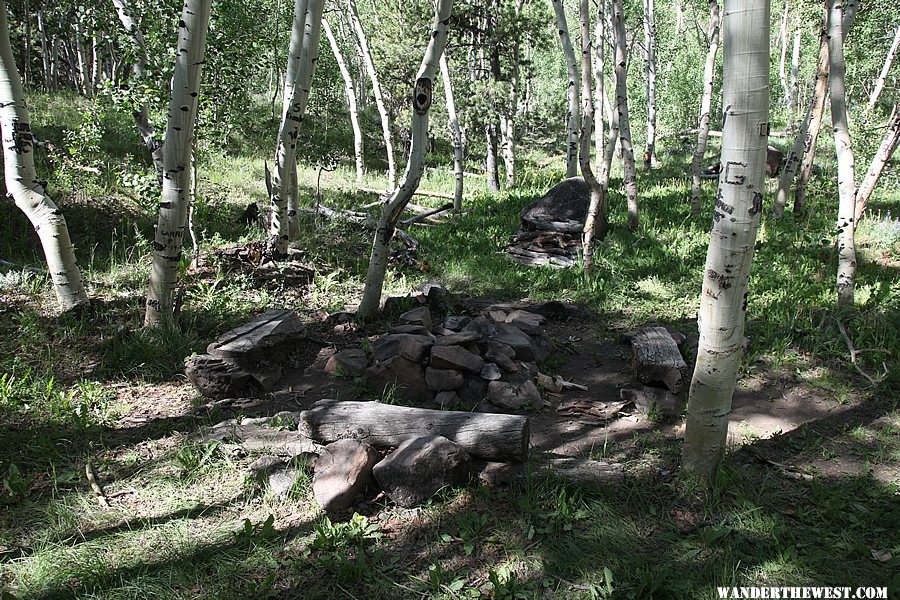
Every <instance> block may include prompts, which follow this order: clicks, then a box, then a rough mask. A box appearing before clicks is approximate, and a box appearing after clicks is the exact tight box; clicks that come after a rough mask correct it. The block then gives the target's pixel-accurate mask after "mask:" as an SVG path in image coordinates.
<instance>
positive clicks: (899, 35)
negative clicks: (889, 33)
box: [866, 26, 900, 111]
mask: <svg viewBox="0 0 900 600" xmlns="http://www.w3.org/2000/svg"><path fill="white" fill-rule="evenodd" d="M898 46H900V26H898V27H897V29H895V30H894V41H893V43H892V44H891V49H890V50H888V54H887V58H885V59H884V66H883V67H881V73H879V75H878V79H876V80H875V88H874V89H873V90H872V94H871V95H870V96H869V104H868V105H867V106H866V111H870V110H872V109H873V108H875V103H876V102H878V97H879V96H880V95H881V90H883V89H884V83H885V81H887V74H888V71H890V70H891V65H892V64H894V55H896V54H897V47H898Z"/></svg>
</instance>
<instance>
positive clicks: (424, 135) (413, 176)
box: [358, 0, 453, 319]
mask: <svg viewBox="0 0 900 600" xmlns="http://www.w3.org/2000/svg"><path fill="white" fill-rule="evenodd" d="M452 5H453V2H452V0H438V3H437V6H436V7H435V19H434V24H433V25H432V33H431V36H430V41H429V43H428V48H427V49H426V50H425V56H424V57H423V58H422V64H421V66H419V71H418V73H417V74H416V81H415V83H414V85H413V96H412V100H413V102H412V108H413V114H412V140H411V144H410V149H409V161H408V162H407V164H406V173H405V174H404V175H403V181H402V182H401V183H400V187H398V188H397V189H395V190H394V192H393V193H392V194H391V197H390V198H389V199H388V200H386V201H385V203H384V207H383V209H382V213H381V218H380V219H379V220H378V225H377V228H376V231H375V240H374V241H373V243H372V253H371V255H370V257H369V269H368V272H367V273H366V285H365V288H364V289H363V295H362V301H361V302H360V305H359V311H358V315H359V317H360V318H363V319H370V318H372V317H373V316H374V315H375V313H377V312H378V308H379V305H380V304H381V290H382V288H383V287H384V276H385V273H386V271H387V259H388V250H389V248H390V243H391V238H392V237H393V235H394V228H395V227H396V225H397V221H399V219H400V215H401V214H402V213H403V209H404V208H405V207H406V205H407V204H409V201H410V199H411V198H412V196H413V193H414V192H415V191H416V188H417V187H418V186H419V180H420V179H421V178H422V172H423V171H424V169H425V146H426V144H427V142H428V111H429V109H430V108H431V99H432V98H431V97H432V90H433V81H434V75H435V73H436V72H437V69H438V62H439V61H440V57H441V54H443V52H444V47H445V46H446V44H447V29H448V27H449V23H450V9H451V7H452Z"/></svg>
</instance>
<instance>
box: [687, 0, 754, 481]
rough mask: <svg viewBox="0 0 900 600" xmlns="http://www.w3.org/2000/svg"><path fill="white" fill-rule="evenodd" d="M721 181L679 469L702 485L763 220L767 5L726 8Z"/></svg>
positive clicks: (731, 379) (750, 1)
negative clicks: (701, 478)
mask: <svg viewBox="0 0 900 600" xmlns="http://www.w3.org/2000/svg"><path fill="white" fill-rule="evenodd" d="M724 13H725V18H724V21H723V29H724V36H723V37H724V41H725V47H724V82H723V90H722V94H723V106H724V107H725V118H724V126H723V131H722V165H723V169H722V174H721V175H720V177H719V188H718V192H717V194H716V207H715V211H714V213H713V226H712V231H711V232H710V240H709V251H708V253H707V256H706V270H705V274H704V278H703V292H702V294H701V296H700V312H699V319H698V320H699V326H700V345H699V351H698V355H697V362H696V366H695V368H694V374H693V379H692V380H691V389H690V394H689V400H688V408H687V425H686V429H685V440H684V449H683V454H682V464H683V466H684V468H685V469H686V470H688V471H690V472H692V473H696V474H699V475H702V476H705V477H707V478H712V477H713V476H714V475H715V472H716V470H717V469H718V465H719V463H720V461H721V459H722V456H723V455H724V453H725V445H726V441H727V436H728V420H729V419H728V417H729V414H730V412H731V399H732V395H733V394H734V386H735V382H736V380H737V374H738V369H739V367H740V364H741V352H742V348H743V341H744V321H745V313H746V309H747V294H748V291H747V290H748V280H749V276H750V267H751V263H752V260H753V249H754V246H755V243H756V232H757V230H758V228H759V220H760V213H761V212H762V201H763V192H764V190H765V162H766V146H767V141H768V128H769V123H768V111H769V2H768V0H725V11H724Z"/></svg>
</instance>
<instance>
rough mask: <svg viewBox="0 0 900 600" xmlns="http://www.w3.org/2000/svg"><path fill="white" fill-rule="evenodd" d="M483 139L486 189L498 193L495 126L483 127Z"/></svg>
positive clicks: (492, 124)
mask: <svg viewBox="0 0 900 600" xmlns="http://www.w3.org/2000/svg"><path fill="white" fill-rule="evenodd" d="M484 139H485V144H486V148H487V150H486V154H485V157H484V170H485V172H486V173H487V189H488V191H489V192H499V191H500V169H499V168H498V166H497V124H496V123H488V124H487V125H485V126H484Z"/></svg>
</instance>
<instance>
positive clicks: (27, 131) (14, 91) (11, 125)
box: [0, 0, 88, 310]
mask: <svg viewBox="0 0 900 600" xmlns="http://www.w3.org/2000/svg"><path fill="white" fill-rule="evenodd" d="M0 129H2V136H3V164H4V171H5V178H6V189H7V191H8V192H9V193H10V194H11V195H12V197H13V200H14V201H15V203H16V206H18V207H19V208H20V209H21V210H22V212H24V213H25V216H27V217H28V220H29V221H30V222H31V224H32V225H33V226H34V230H35V231H36V232H37V234H38V237H39V238H40V240H41V247H42V248H43V250H44V257H45V258H46V260H47V269H48V271H49V272H50V280H51V281H52V282H53V289H54V291H55V292H56V298H57V300H58V301H59V304H60V306H61V307H62V309H63V310H69V309H72V308H75V307H76V306H79V305H81V304H87V302H88V297H87V294H85V291H84V285H83V284H82V281H81V272H80V271H79V270H78V265H77V264H76V263H75V252H74V251H73V249H72V242H71V240H70V239H69V230H68V228H67V227H66V219H65V217H64V216H63V214H62V212H61V211H60V210H59V208H57V206H56V205H55V204H54V203H53V200H51V199H50V197H49V196H47V194H46V192H45V191H44V187H43V185H42V184H41V183H39V182H38V179H37V174H36V173H35V170H34V146H33V137H32V134H31V126H30V124H29V122H28V108H27V106H26V103H25V92H24V90H23V89H22V80H21V79H20V78H19V72H18V70H17V69H16V61H15V58H13V53H12V47H11V46H10V43H9V24H8V22H7V17H6V1H5V0H2V1H0Z"/></svg>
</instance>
